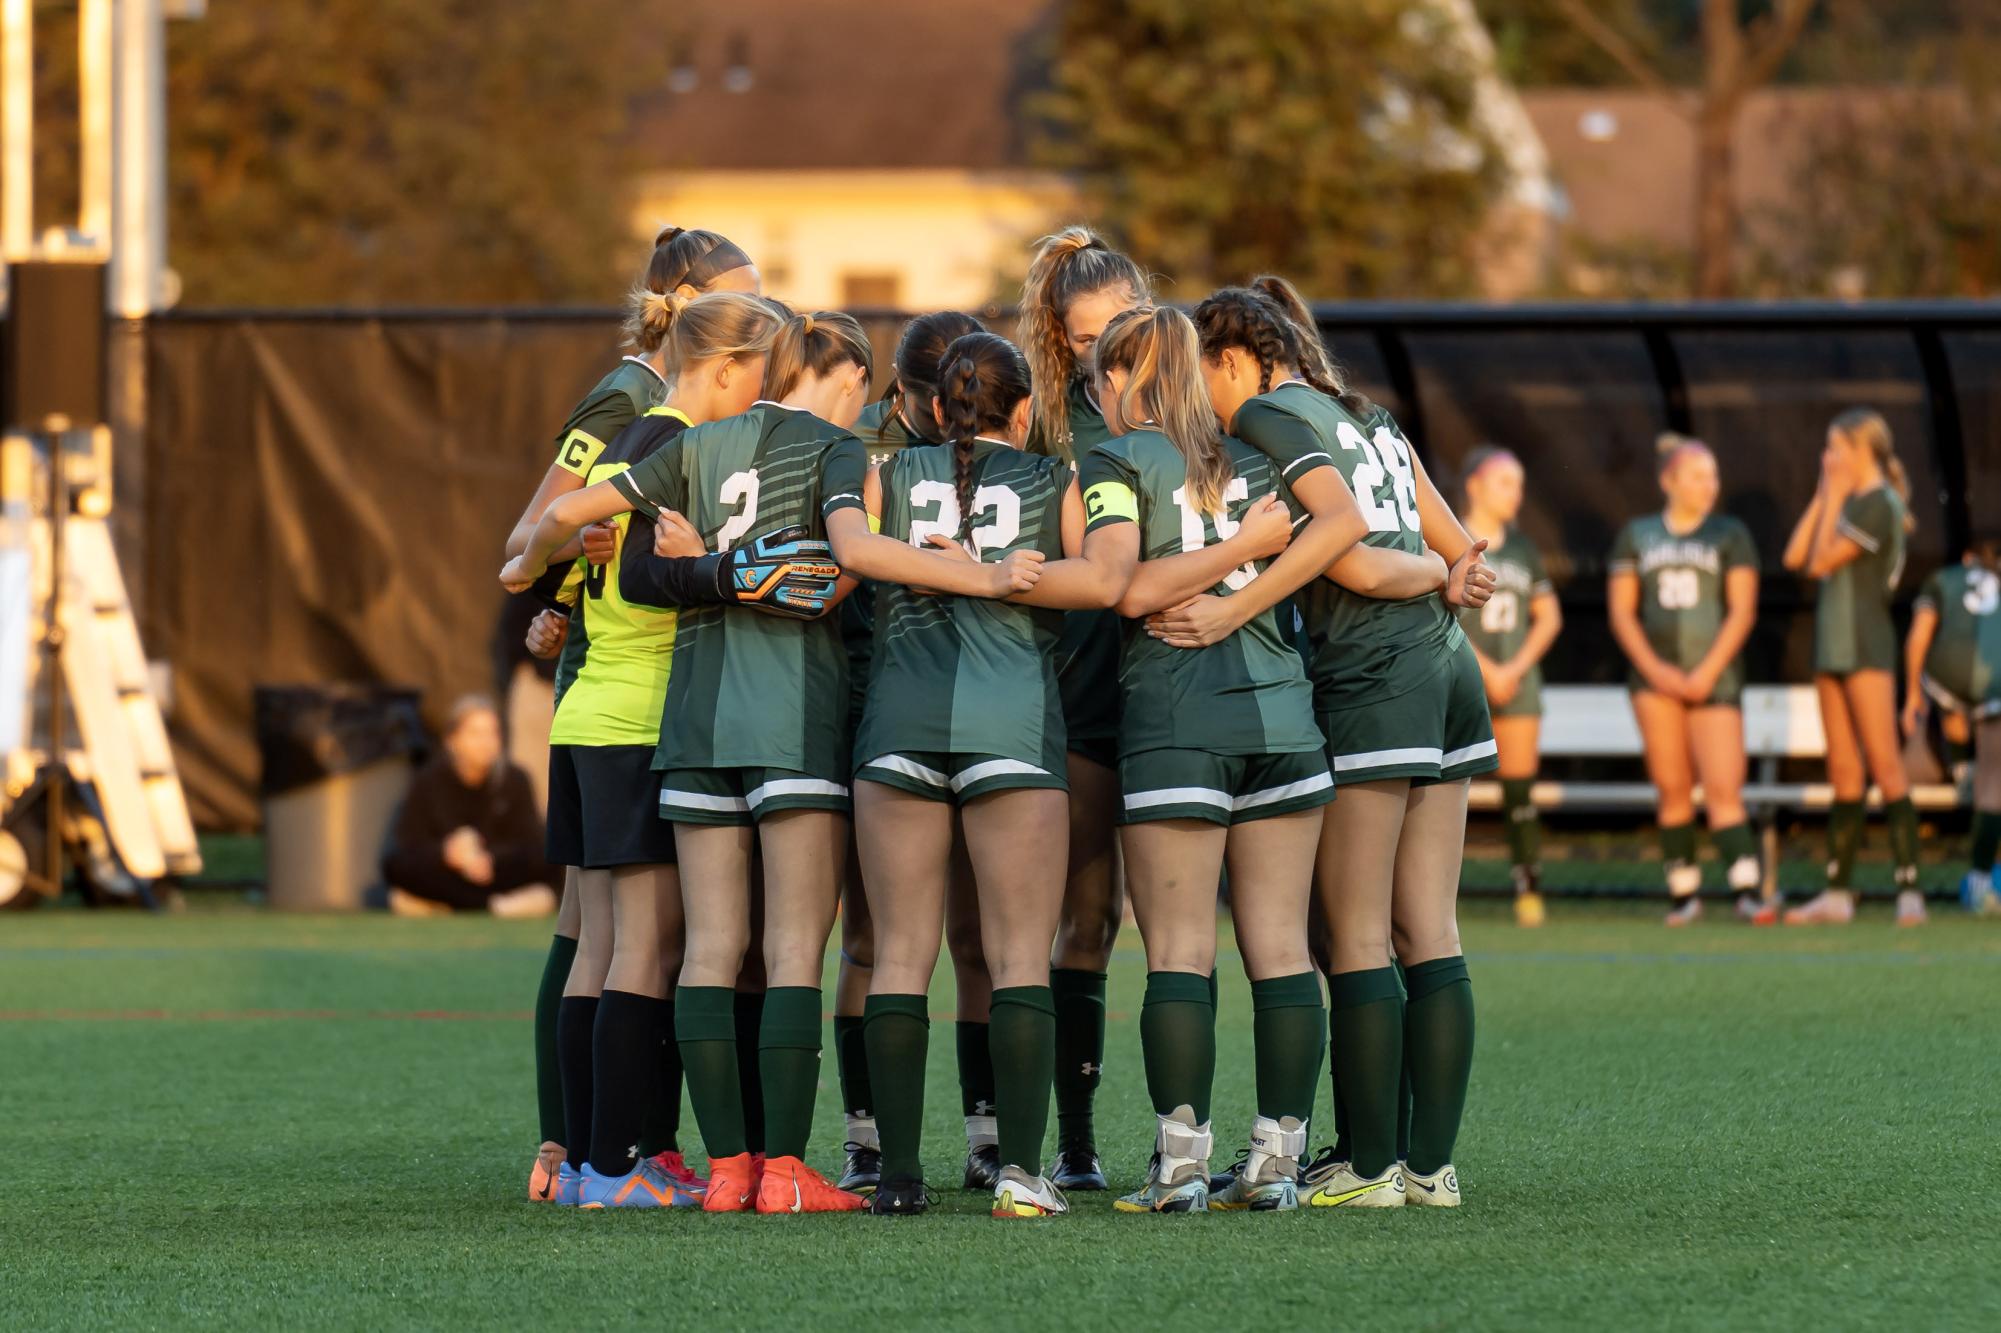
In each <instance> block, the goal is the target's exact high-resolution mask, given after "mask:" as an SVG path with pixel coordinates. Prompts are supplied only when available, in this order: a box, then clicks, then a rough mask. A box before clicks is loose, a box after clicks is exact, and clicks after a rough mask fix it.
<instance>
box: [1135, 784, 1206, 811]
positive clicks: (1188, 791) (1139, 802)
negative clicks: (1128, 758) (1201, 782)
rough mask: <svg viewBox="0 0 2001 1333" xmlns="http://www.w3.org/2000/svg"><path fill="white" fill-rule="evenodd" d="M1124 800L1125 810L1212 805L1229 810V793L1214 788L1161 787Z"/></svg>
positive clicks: (1136, 793)
mask: <svg viewBox="0 0 2001 1333" xmlns="http://www.w3.org/2000/svg"><path fill="white" fill-rule="evenodd" d="M1125 799H1126V809H1128V810H1145V809H1148V808H1150V807H1152V806H1156V805H1213V806H1215V807H1216V808H1217V809H1218V810H1228V809H1229V808H1230V793H1228V792H1226V791H1217V790H1216V789H1215V788H1214V787H1162V788H1160V789H1159V790H1158V791H1142V792H1135V793H1134V794H1132V795H1131V796H1128V797H1126V798H1125Z"/></svg>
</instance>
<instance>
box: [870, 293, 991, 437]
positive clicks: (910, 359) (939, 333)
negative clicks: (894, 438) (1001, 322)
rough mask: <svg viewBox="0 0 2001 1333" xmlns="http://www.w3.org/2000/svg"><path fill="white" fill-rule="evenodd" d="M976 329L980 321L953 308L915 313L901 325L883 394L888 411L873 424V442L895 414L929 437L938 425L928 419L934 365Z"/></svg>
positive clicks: (935, 390) (933, 395)
mask: <svg viewBox="0 0 2001 1333" xmlns="http://www.w3.org/2000/svg"><path fill="white" fill-rule="evenodd" d="M979 331H980V321H978V320H977V319H974V318H973V317H972V316H971V315H967V314H961V313H960V312H959V311H957V310H936V311H933V312H932V313H930V314H928V315H919V316H918V317H917V318H916V319H913V320H911V321H910V322H909V323H908V324H905V325H904V326H903V336H902V337H900V338H898V339H897V341H896V379H895V380H894V381H893V382H892V383H891V384H890V386H889V392H887V393H885V394H884V395H883V399H884V400H885V401H886V402H888V404H889V411H887V412H885V413H883V416H882V422H881V424H880V425H878V426H877V427H876V428H875V438H876V443H878V444H880V443H882V442H883V440H885V439H886V438H887V437H888V434H889V423H890V421H891V419H892V418H894V417H897V416H901V417H902V418H903V421H904V424H905V425H907V426H908V427H909V428H910V429H911V431H912V432H914V433H915V434H916V435H917V437H918V438H919V439H924V440H930V439H932V438H933V432H935V431H936V430H937V429H938V427H937V426H936V424H934V422H933V420H932V416H931V405H932V404H933V403H935V402H937V401H938V367H939V365H940V364H941V363H942V362H943V361H944V359H945V350H946V349H947V348H949V347H950V346H951V345H952V343H953V341H954V340H955V339H958V338H961V337H964V336H965V335H966V334H968V333H978V332H979Z"/></svg>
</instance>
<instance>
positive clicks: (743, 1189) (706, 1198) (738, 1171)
mask: <svg viewBox="0 0 2001 1333" xmlns="http://www.w3.org/2000/svg"><path fill="white" fill-rule="evenodd" d="M756 1199H757V1164H756V1163H755V1162H754V1161H753V1160H752V1159H751V1155H750V1154H749V1153H747V1152H744V1153H738V1154H737V1155H736V1156H734V1157H711V1158H710V1159H709V1188H708V1190H707V1191H706V1192H705V1193H704V1194H703V1195H702V1211H703V1212H705V1213H748V1212H750V1211H752V1209H754V1208H755V1207H756Z"/></svg>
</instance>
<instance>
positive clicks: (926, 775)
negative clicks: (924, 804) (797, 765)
mask: <svg viewBox="0 0 2001 1333" xmlns="http://www.w3.org/2000/svg"><path fill="white" fill-rule="evenodd" d="M855 780H856V781H857V782H863V781H866V782H879V783H881V784H882V785H883V786H885V787H895V788H896V789H897V790H898V791H907V792H909V793H911V794H912V795H914V796H925V797H929V798H930V799H931V800H934V801H951V802H953V803H955V804H958V805H964V804H965V803H966V802H967V801H970V800H972V799H973V798H974V797H976V796H985V795H986V794H987V793H989V792H996V791H1018V790H1021V789H1023V788H1033V787H1048V788H1053V789H1055V790H1057V791H1068V790H1070V779H1069V778H1068V777H1067V776H1066V775H1065V774H1064V773H1063V771H1062V770H1061V768H1060V767H1059V768H1058V769H1057V770H1056V771H1054V772H1052V771H1050V770H1049V769H1047V768H1043V767H1041V766H1040V765H1038V764H1031V763H1029V762H1028V761H1027V760H1025V759H1004V758H1002V757H1001V756H999V755H993V754H944V753H940V752H937V751H933V750H906V751H903V752H901V753H896V754H883V755H877V756H876V757H875V758H873V759H870V760H868V761H867V762H866V763H863V764H861V765H859V766H857V767H856V769H855Z"/></svg>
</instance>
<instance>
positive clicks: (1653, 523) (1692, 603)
mask: <svg viewBox="0 0 2001 1333" xmlns="http://www.w3.org/2000/svg"><path fill="white" fill-rule="evenodd" d="M1606 567H1607V569H1608V571H1609V572H1611V573H1613V574H1632V575H1635V576H1636V577H1637V578H1638V579H1639V580H1640V627H1641V628H1642V629H1643V630H1645V631H1646V635H1647V644H1648V645H1649V646H1650V647H1651V648H1652V649H1653V650H1654V652H1655V653H1657V654H1659V656H1660V659H1661V660H1662V661H1663V662H1666V663H1667V664H1668V665H1669V666H1672V667H1675V668H1677V669H1679V670H1682V671H1692V670H1694V669H1695V668H1696V667H1697V666H1699V665H1700V664H1701V662H1702V659H1703V657H1704V656H1706V655H1707V654H1708V652H1709V646H1710V645H1711V644H1713V643H1715V642H1716V635H1717V633H1718V631H1720V630H1721V629H1722V628H1723V619H1724V616H1725V615H1726V614H1727V613H1728V611H1729V603H1728V598H1727V597H1726V595H1725V589H1724V583H1725V581H1726V578H1727V576H1728V575H1729V573H1730V571H1731V570H1733V569H1748V570H1750V571H1752V572H1753V573H1756V572H1757V569H1758V548H1757V546H1756V545H1755V544H1754V543H1753V542H1752V540H1751V530H1750V529H1749V528H1747V527H1745V526H1744V525H1743V523H1742V522H1740V521H1739V520H1737V519H1734V518H1732V517H1730V516H1729V515H1728V514H1716V513H1712V514H1710V515H1708V516H1707V517H1706V518H1704V519H1703V520H1702V522H1700V523H1698V524H1697V525H1696V526H1695V527H1694V528H1693V529H1692V530H1690V531H1688V532H1683V533H1677V532H1675V531H1673V530H1672V529H1671V528H1669V527H1668V525H1667V519H1666V517H1665V516H1663V515H1661V514H1646V515H1643V516H1642V517H1640V518H1636V519H1634V520H1633V521H1632V522H1630V523H1628V524H1626V526H1625V527H1623V528H1621V529H1619V536H1618V539H1617V540H1616V541H1614V542H1613V543H1612V554H1611V556H1610V558H1609V559H1608V560H1607V562H1606ZM1743 673H1744V666H1743V662H1742V660H1741V659H1740V660H1738V661H1734V662H1732V663H1731V664H1730V665H1729V666H1728V667H1726V668H1724V671H1723V674H1722V675H1721V676H1720V677H1718V679H1717V688H1716V697H1717V698H1719V699H1731V698H1734V697H1735V694H1736V690H1735V688H1733V687H1735V686H1739V685H1741V683H1742V680H1743ZM1630 683H1631V684H1632V686H1633V688H1635V689H1641V688H1645V686H1644V682H1643V681H1642V680H1641V678H1640V675H1639V673H1638V672H1637V671H1636V672H1633V673H1632V675H1631V678H1630Z"/></svg>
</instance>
